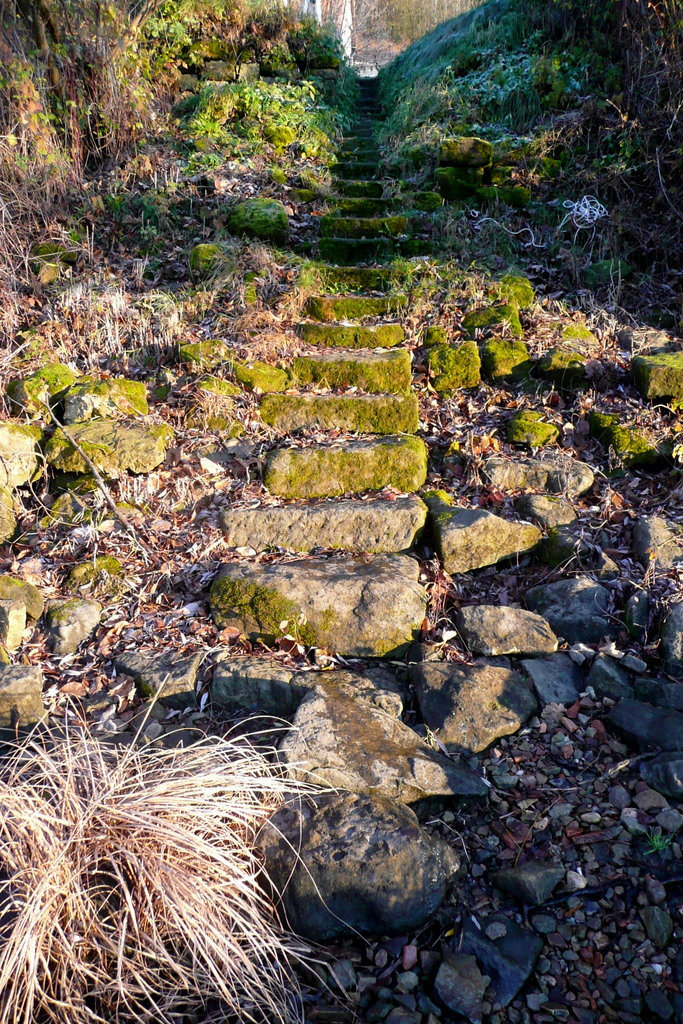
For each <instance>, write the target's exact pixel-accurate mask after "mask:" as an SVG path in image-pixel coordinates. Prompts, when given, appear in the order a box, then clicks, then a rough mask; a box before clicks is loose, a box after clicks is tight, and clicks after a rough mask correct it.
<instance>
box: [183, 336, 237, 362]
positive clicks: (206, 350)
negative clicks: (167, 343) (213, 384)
mask: <svg viewBox="0 0 683 1024" xmlns="http://www.w3.org/2000/svg"><path fill="white" fill-rule="evenodd" d="M179 351H180V360H181V362H183V363H187V364H188V365H189V366H192V367H193V368H196V369H202V370H210V369H212V368H213V367H214V366H220V365H221V363H226V362H229V360H230V358H231V353H230V349H229V348H228V346H227V345H226V344H225V342H224V341H218V340H217V339H213V338H210V339H208V340H207V341H193V342H188V344H186V345H181V346H180V349H179Z"/></svg>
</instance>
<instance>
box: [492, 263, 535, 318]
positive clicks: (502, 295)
mask: <svg viewBox="0 0 683 1024" xmlns="http://www.w3.org/2000/svg"><path fill="white" fill-rule="evenodd" d="M494 290H495V292H496V297H497V298H498V299H500V301H501V302H504V303H507V304H508V305H510V306H516V307H517V309H529V308H530V307H531V306H533V304H534V302H535V301H536V293H535V292H534V288H533V285H532V284H531V281H530V280H529V278H528V277H527V276H526V274H522V273H520V272H519V271H516V270H510V271H508V273H507V274H505V275H504V276H503V277H501V279H500V281H497V282H496V284H495V289H494Z"/></svg>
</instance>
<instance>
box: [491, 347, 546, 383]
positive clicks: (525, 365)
mask: <svg viewBox="0 0 683 1024" xmlns="http://www.w3.org/2000/svg"><path fill="white" fill-rule="evenodd" d="M481 366H482V371H483V374H484V376H485V377H486V379H487V380H490V381H494V382H495V383H496V384H503V383H508V382H516V381H522V380H526V379H527V378H528V377H529V376H530V375H531V371H532V370H533V366H534V364H533V361H532V359H531V357H530V355H529V349H528V346H527V345H526V343H525V342H523V341H521V339H519V338H490V339H489V340H488V341H487V342H486V343H485V344H484V345H483V346H482V349H481Z"/></svg>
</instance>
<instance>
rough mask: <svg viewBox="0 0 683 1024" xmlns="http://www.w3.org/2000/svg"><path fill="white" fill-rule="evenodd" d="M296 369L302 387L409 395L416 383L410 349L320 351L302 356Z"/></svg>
mask: <svg viewBox="0 0 683 1024" xmlns="http://www.w3.org/2000/svg"><path fill="white" fill-rule="evenodd" d="M292 370H293V373H294V376H295V378H296V380H297V381H298V382H299V383H300V384H323V385H325V386H327V387H330V388H344V387H357V388H360V389H361V390H362V391H367V392H370V393H371V394H394V395H395V394H408V393H409V391H410V385H411V383H412V374H411V365H410V353H409V352H408V351H407V350H406V349H391V350H389V351H384V352H368V351H367V350H363V349H361V350H358V349H356V350H350V351H349V350H347V349H337V350H336V351H333V352H319V353H316V354H315V355H312V356H299V357H298V358H296V359H295V360H294V362H293V364H292Z"/></svg>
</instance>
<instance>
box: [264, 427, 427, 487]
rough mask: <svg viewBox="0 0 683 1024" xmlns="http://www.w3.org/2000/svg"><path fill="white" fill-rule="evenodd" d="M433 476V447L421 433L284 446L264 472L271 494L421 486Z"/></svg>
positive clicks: (269, 457) (271, 457) (270, 456)
mask: <svg viewBox="0 0 683 1024" xmlns="http://www.w3.org/2000/svg"><path fill="white" fill-rule="evenodd" d="M426 478H427V449H426V447H425V443H424V441H422V440H420V438H417V437H406V436H404V437H385V438H381V439H378V440H373V441H351V442H347V443H346V444H345V445H343V446H340V445H335V444H329V445H318V446H316V447H315V448H300V449H297V448H279V449H276V450H275V451H273V452H271V453H270V454H269V455H268V458H267V460H266V469H265V473H264V476H263V482H264V483H265V485H266V487H267V488H268V490H269V491H270V492H271V494H277V495H279V496H280V497H283V498H328V497H335V496H336V495H341V494H348V493H356V494H358V493H361V492H363V491H381V490H382V489H383V488H385V487H394V488H395V489H396V490H398V491H404V492H410V491H416V490H417V489H418V488H419V487H421V486H422V485H423V484H424V482H425V480H426Z"/></svg>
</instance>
